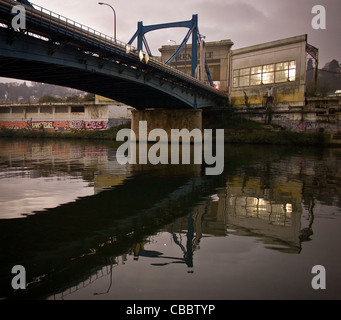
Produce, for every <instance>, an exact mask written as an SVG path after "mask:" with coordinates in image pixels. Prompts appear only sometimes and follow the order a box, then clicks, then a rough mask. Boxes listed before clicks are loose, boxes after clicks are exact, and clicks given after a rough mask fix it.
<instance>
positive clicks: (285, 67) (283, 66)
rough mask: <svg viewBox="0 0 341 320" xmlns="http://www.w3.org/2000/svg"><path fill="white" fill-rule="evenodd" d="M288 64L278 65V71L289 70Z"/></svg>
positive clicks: (281, 63)
mask: <svg viewBox="0 0 341 320" xmlns="http://www.w3.org/2000/svg"><path fill="white" fill-rule="evenodd" d="M288 65H289V64H288V62H280V63H276V70H286V69H288Z"/></svg>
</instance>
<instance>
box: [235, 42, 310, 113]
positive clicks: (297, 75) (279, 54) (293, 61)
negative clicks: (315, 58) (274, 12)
mask: <svg viewBox="0 0 341 320" xmlns="http://www.w3.org/2000/svg"><path fill="white" fill-rule="evenodd" d="M306 48H307V36H306V35H302V36H296V37H292V38H287V39H282V40H277V41H273V42H268V43H263V44H259V45H255V46H251V47H247V48H242V49H237V50H233V51H232V54H231V74H230V78H231V86H230V88H229V93H230V96H231V101H232V103H233V104H234V105H245V104H246V105H247V104H248V103H249V104H250V105H253V106H264V105H266V104H267V102H269V100H271V103H272V104H276V106H277V107H287V106H289V105H290V106H303V105H304V104H305V85H306V57H307V53H306ZM246 97H247V99H248V103H245V99H246ZM270 97H271V99H269V98H270Z"/></svg>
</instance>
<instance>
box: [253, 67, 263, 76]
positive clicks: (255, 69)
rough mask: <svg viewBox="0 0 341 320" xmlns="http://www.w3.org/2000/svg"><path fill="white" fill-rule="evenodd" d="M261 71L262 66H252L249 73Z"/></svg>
mask: <svg viewBox="0 0 341 320" xmlns="http://www.w3.org/2000/svg"><path fill="white" fill-rule="evenodd" d="M256 73H262V67H252V68H251V74H256Z"/></svg>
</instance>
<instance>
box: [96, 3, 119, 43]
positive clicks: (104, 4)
mask: <svg viewBox="0 0 341 320" xmlns="http://www.w3.org/2000/svg"><path fill="white" fill-rule="evenodd" d="M98 4H99V5H101V6H102V5H103V6H108V7H110V8H111V9H112V11H113V12H114V40H115V42H116V12H115V9H114V8H113V7H112V6H111V5H110V4H108V3H104V2H98Z"/></svg>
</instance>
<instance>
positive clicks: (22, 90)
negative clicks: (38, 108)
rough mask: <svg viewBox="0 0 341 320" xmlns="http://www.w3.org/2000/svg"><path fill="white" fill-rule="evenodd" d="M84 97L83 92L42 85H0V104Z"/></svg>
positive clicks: (14, 83)
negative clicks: (43, 98)
mask: <svg viewBox="0 0 341 320" xmlns="http://www.w3.org/2000/svg"><path fill="white" fill-rule="evenodd" d="M74 95H85V93H84V92H83V91H79V90H74V89H69V88H64V87H60V86H54V85H49V84H43V83H32V86H28V85H27V84H26V82H24V83H16V82H11V83H0V103H18V102H21V103H28V102H37V101H38V100H39V99H40V98H41V97H43V96H52V97H56V98H64V97H69V96H74Z"/></svg>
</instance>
